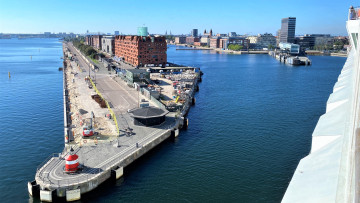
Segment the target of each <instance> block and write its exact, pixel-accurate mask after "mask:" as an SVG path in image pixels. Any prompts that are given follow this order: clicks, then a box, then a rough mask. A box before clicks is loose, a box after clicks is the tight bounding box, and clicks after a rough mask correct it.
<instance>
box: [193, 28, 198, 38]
mask: <svg viewBox="0 0 360 203" xmlns="http://www.w3.org/2000/svg"><path fill="white" fill-rule="evenodd" d="M191 36H192V37H197V36H198V29H192V31H191Z"/></svg>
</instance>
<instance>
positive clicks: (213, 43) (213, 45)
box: [210, 37, 220, 49]
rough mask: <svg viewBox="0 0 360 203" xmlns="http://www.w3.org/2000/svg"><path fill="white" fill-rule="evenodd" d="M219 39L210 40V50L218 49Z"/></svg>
mask: <svg viewBox="0 0 360 203" xmlns="http://www.w3.org/2000/svg"><path fill="white" fill-rule="evenodd" d="M219 45H220V37H213V38H211V39H210V48H213V49H216V48H219Z"/></svg>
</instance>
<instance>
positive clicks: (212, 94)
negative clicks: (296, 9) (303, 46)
mask: <svg viewBox="0 0 360 203" xmlns="http://www.w3.org/2000/svg"><path fill="white" fill-rule="evenodd" d="M39 49H40V51H39ZM31 55H32V60H31V59H30V56H31ZM61 55H62V50H61V44H60V42H58V41H57V40H53V39H27V40H14V39H12V40H0V76H1V80H0V93H1V95H2V102H1V103H0V110H1V117H0V131H1V136H2V141H1V142H0V160H1V163H2V164H4V165H3V166H2V173H0V199H1V200H6V201H7V202H13V201H18V202H24V201H28V199H29V195H28V193H27V185H26V184H27V181H29V180H33V179H34V174H35V170H36V167H37V165H38V164H40V163H41V162H42V161H43V160H44V159H45V158H46V157H47V156H49V155H50V154H51V153H53V152H60V151H61V150H62V147H63V129H62V126H63V112H62V110H63V107H62V74H61V72H59V71H58V67H60V66H61V65H62V61H61V60H60V57H61ZM311 59H312V61H313V65H312V66H310V67H290V66H286V65H283V64H280V63H279V62H278V61H276V60H275V59H273V58H271V57H270V56H267V55H226V54H215V53H211V52H209V51H176V50H175V47H173V46H171V47H170V48H169V50H168V60H169V61H170V62H175V63H179V64H184V65H195V66H199V67H201V69H202V70H203V72H204V73H205V74H204V77H203V82H202V83H200V92H199V93H197V95H196V101H197V103H196V105H195V106H194V107H193V108H192V109H191V110H190V113H189V116H188V118H189V124H190V126H189V128H188V130H187V131H182V132H181V134H180V136H179V138H178V139H176V140H168V141H166V142H165V143H163V144H162V145H160V146H159V147H157V148H156V149H155V150H153V151H151V152H150V153H149V154H147V155H145V156H144V157H143V158H141V159H140V160H139V161H137V162H135V164H133V165H131V166H130V167H128V168H126V169H125V175H124V178H123V179H121V180H119V181H117V182H116V183H115V184H105V185H103V186H101V187H100V188H99V189H97V190H95V191H93V192H91V193H90V194H88V195H86V196H84V197H82V200H83V202H100V201H109V202H115V201H121V202H159V201H160V202H279V201H280V200H281V198H282V196H283V194H284V192H285V190H286V188H287V186H288V183H289V181H290V179H291V177H292V175H293V172H294V170H295V168H296V166H297V164H298V162H299V160H300V159H301V158H302V157H304V156H305V155H307V154H308V152H309V150H310V145H311V134H312V132H313V130H314V127H315V125H316V123H317V120H318V118H319V116H320V115H321V114H323V113H324V112H325V105H326V101H327V99H328V97H329V94H330V93H331V92H332V87H333V85H334V84H335V82H336V79H337V77H338V75H339V74H340V71H341V68H342V66H343V64H344V63H345V60H346V58H337V57H328V56H316V57H311ZM8 71H10V72H11V74H12V77H11V79H8V75H7V74H8Z"/></svg>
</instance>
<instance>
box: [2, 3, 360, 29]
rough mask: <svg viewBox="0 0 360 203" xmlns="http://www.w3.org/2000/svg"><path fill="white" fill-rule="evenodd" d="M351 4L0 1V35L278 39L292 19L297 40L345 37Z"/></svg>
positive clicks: (356, 4) (357, 4)
mask: <svg viewBox="0 0 360 203" xmlns="http://www.w3.org/2000/svg"><path fill="white" fill-rule="evenodd" d="M351 5H353V6H354V7H355V6H359V5H360V1H355V0H299V1H293V0H272V1H269V0H227V1H219V0H216V1H215V0H207V1H203V0H126V1H123V0H101V1H99V0H0V33H43V32H52V33H54V32H55V33H58V32H74V33H80V34H81V33H86V31H87V30H89V32H102V33H112V34H113V33H114V31H115V30H118V31H120V33H123V34H136V29H137V27H140V26H146V27H148V31H149V33H151V34H164V33H165V31H167V32H168V33H169V32H170V31H171V33H172V34H189V33H190V31H191V29H193V28H197V29H199V33H202V32H203V31H204V29H206V30H207V31H209V30H210V28H211V29H212V30H213V33H214V34H216V33H229V32H236V33H237V34H248V35H256V34H260V33H265V32H267V33H272V34H276V31H277V30H278V29H280V27H281V18H286V17H296V35H303V34H332V35H347V32H346V23H345V22H346V20H347V17H348V9H349V7H350V6H351Z"/></svg>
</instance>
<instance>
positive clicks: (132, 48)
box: [115, 36, 167, 67]
mask: <svg viewBox="0 0 360 203" xmlns="http://www.w3.org/2000/svg"><path fill="white" fill-rule="evenodd" d="M166 50H167V44H166V40H165V37H152V36H147V37H141V36H116V37H115V56H117V57H120V58H121V59H123V60H124V61H126V62H128V63H130V64H132V65H134V66H144V65H147V64H154V65H155V66H162V67H165V65H166V62H167V55H166Z"/></svg>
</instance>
